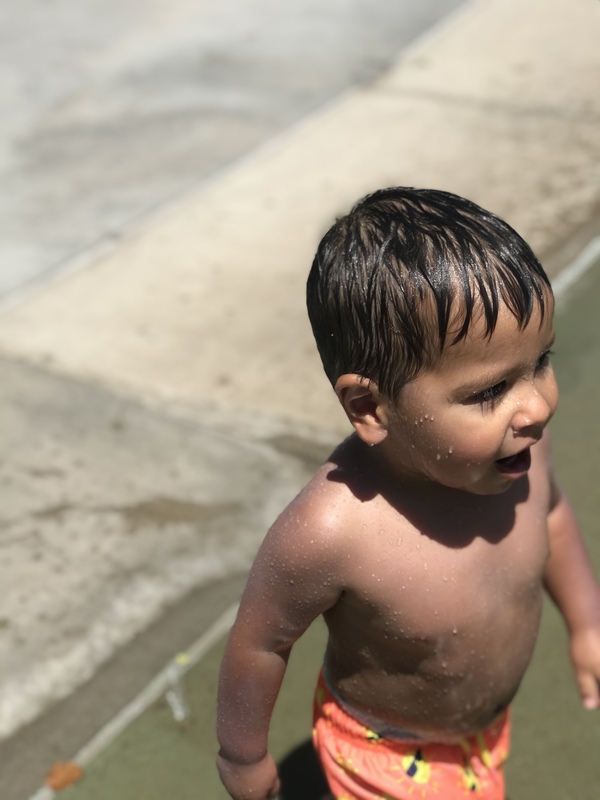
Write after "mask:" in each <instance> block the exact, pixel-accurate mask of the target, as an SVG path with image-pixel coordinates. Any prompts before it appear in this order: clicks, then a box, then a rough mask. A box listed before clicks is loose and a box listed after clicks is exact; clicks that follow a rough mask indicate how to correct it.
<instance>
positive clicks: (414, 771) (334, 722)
mask: <svg viewBox="0 0 600 800" xmlns="http://www.w3.org/2000/svg"><path fill="white" fill-rule="evenodd" d="M408 736H410V734H407V737H408ZM313 742H314V745H315V749H316V751H317V754H318V756H319V759H320V761H321V764H322V766H323V770H324V771H325V776H326V778H327V781H328V783H329V787H330V789H331V791H332V792H333V795H334V797H336V798H337V800H420V799H421V798H422V800H434V799H435V800H464V798H471V799H472V800H475V798H477V800H504V775H503V770H502V764H503V763H504V761H505V760H506V757H507V756H508V751H509V746H510V721H509V714H508V711H506V712H504V714H503V715H502V716H501V717H500V718H499V719H498V720H496V722H494V723H493V724H492V725H490V727H489V728H486V729H485V730H483V731H481V732H480V733H478V734H475V735H473V736H468V737H466V738H465V739H463V740H462V741H461V742H460V744H453V745H450V744H440V743H436V742H422V741H420V740H416V739H415V738H414V737H413V739H412V740H411V739H410V738H406V739H402V738H400V737H396V736H394V737H393V738H390V737H384V736H381V735H380V734H378V733H377V732H376V731H375V730H371V728H369V727H367V726H365V725H364V724H362V723H361V722H359V721H358V720H357V719H355V718H354V717H353V716H351V715H350V714H349V713H348V712H347V711H346V710H344V708H342V706H341V705H340V702H339V700H337V699H336V698H335V697H334V695H333V694H332V693H331V691H330V690H329V688H328V687H327V685H326V684H325V681H324V680H323V675H322V674H321V675H320V677H319V682H318V684H317V690H316V693H315V702H314V727H313Z"/></svg>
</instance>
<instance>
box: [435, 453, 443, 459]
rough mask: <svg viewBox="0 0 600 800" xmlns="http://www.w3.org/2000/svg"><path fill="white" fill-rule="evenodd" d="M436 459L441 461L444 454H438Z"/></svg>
mask: <svg viewBox="0 0 600 800" xmlns="http://www.w3.org/2000/svg"><path fill="white" fill-rule="evenodd" d="M435 457H436V459H437V460H438V461H439V460H440V458H441V457H442V454H441V453H436V456H435Z"/></svg>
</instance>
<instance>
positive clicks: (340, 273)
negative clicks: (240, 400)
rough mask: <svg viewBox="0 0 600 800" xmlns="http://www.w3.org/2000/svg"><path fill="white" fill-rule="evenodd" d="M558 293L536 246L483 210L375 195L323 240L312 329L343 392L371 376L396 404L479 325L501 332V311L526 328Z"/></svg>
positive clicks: (443, 200)
mask: <svg viewBox="0 0 600 800" xmlns="http://www.w3.org/2000/svg"><path fill="white" fill-rule="evenodd" d="M551 293H552V290H551V288H550V282H549V280H548V278H547V276H546V273H545V272H544V270H543V269H542V267H541V265H540V263H539V261H538V260H537V258H536V257H535V255H534V254H533V252H532V250H531V248H530V247H529V245H528V244H527V243H526V242H525V241H524V240H523V239H522V238H521V237H520V236H519V234H518V233H517V232H516V231H515V230H513V228H511V227H510V225H508V224H507V223H506V222H504V221H503V220H501V219H500V218H499V217H497V216H495V215H494V214H492V213H490V212H489V211H485V210H484V209H483V208H481V207H480V206H478V205H476V204H475V203H472V202H470V201H469V200H465V199H464V198H462V197H458V196H457V195H454V194H450V193H448V192H441V191H436V190H432V189H409V188H393V189H383V190H381V191H379V192H375V193H374V194H371V195H368V196H367V197H365V198H364V199H363V200H361V201H360V202H359V203H358V204H357V205H356V206H355V207H354V208H353V209H352V211H351V212H350V213H349V214H348V215H347V216H345V217H342V218H341V219H339V220H338V221H337V222H336V223H335V224H334V225H333V226H332V227H331V228H330V230H329V231H328V232H327V234H326V235H325V236H324V237H323V239H322V241H321V243H320V245H319V249H318V251H317V254H316V256H315V260H314V262H313V265H312V269H311V272H310V275H309V278H308V284H307V305H308V314H309V317H310V322H311V325H312V329H313V333H314V335H315V339H316V342H317V347H318V349H319V353H320V355H321V360H322V361H323V366H324V368H325V372H326V374H327V376H328V378H329V380H330V381H331V383H332V384H334V385H335V382H336V380H337V378H338V377H339V376H340V375H343V374H345V373H355V374H358V375H361V376H363V377H365V378H367V379H369V380H371V381H373V382H375V383H376V384H377V385H378V388H379V390H380V391H381V392H382V393H383V394H385V395H387V396H388V397H391V398H393V397H397V396H398V394H399V392H400V390H401V389H402V387H403V386H404V385H405V384H406V383H407V382H408V381H410V380H412V379H413V378H414V377H416V375H417V374H418V373H419V372H420V370H421V369H423V368H424V367H427V366H430V365H432V364H433V363H435V361H436V359H437V358H439V355H440V353H441V352H442V351H443V349H444V347H445V346H449V345H452V344H454V343H456V342H458V341H460V340H461V339H463V338H464V337H465V336H466V335H467V333H468V331H469V328H470V325H471V323H472V322H473V320H474V319H477V318H479V316H481V318H482V319H483V321H484V323H485V331H486V335H487V336H491V334H492V333H493V331H494V329H495V327H496V322H497V319H498V311H499V307H500V305H501V303H504V304H505V305H506V306H507V307H508V308H509V309H510V311H511V312H512V314H513V315H514V316H515V318H516V320H517V322H518V324H519V326H520V327H521V329H523V328H525V327H526V325H527V324H528V322H529V320H530V319H531V316H532V313H533V311H534V308H535V306H536V304H537V306H538V308H539V310H540V313H541V317H542V319H543V317H544V313H545V312H546V306H547V302H548V299H549V297H550V296H551Z"/></svg>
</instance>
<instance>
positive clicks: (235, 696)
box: [217, 638, 291, 765]
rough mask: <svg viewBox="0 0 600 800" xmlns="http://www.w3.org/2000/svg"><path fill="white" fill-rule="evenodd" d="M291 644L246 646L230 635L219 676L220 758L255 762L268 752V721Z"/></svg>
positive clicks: (238, 761)
mask: <svg viewBox="0 0 600 800" xmlns="http://www.w3.org/2000/svg"><path fill="white" fill-rule="evenodd" d="M290 650H291V647H289V648H287V649H286V650H283V651H281V652H266V651H258V650H245V649H243V648H241V647H239V646H237V645H236V642H235V638H232V639H230V641H229V643H228V646H227V651H226V654H225V657H224V659H223V663H222V666H221V674H220V677H219V693H218V703H217V737H218V740H219V744H220V746H221V749H220V755H221V757H222V758H225V759H227V760H228V761H231V762H234V763H237V764H241V765H243V764H246V765H249V764H255V763H257V762H259V761H260V760H261V759H263V758H264V757H265V755H266V753H267V741H268V732H269V723H270V720H271V714H272V712H273V707H274V705H275V701H276V699H277V695H278V694H279V689H280V687H281V682H282V680H283V676H284V674H285V670H286V667H287V661H288V658H289V654H290Z"/></svg>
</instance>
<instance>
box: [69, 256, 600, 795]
mask: <svg viewBox="0 0 600 800" xmlns="http://www.w3.org/2000/svg"><path fill="white" fill-rule="evenodd" d="M599 318H600V263H598V264H596V265H595V266H594V267H593V268H592V269H591V270H590V271H589V272H588V274H587V275H586V276H585V277H584V278H582V279H581V281H580V282H579V283H578V284H577V286H576V287H575V289H574V290H572V291H571V292H570V294H569V295H568V296H567V298H566V299H565V301H564V302H563V303H562V304H561V306H560V307H559V309H558V311H557V316H556V329H557V344H556V347H555V349H556V355H555V357H554V364H555V367H556V372H557V375H558V379H559V385H560V388H561V404H560V409H559V412H558V414H557V416H556V417H555V419H554V421H553V422H552V429H553V435H554V448H555V459H556V463H557V470H558V474H559V477H560V479H561V482H562V484H563V486H564V488H565V489H566V491H567V492H568V494H569V496H570V498H571V500H572V502H573V504H574V506H575V508H576V510H577V513H578V516H579V519H580V522H581V524H582V527H583V530H584V534H585V536H586V540H587V542H588V546H589V549H590V552H591V554H592V558H593V560H594V563H595V566H596V569H597V572H598V573H600V524H599V517H600V492H599V491H598V483H599V478H600V475H599V466H600V424H599V416H600V325H598V319H599ZM324 639H325V637H324V627H323V625H322V623H320V622H318V623H316V624H315V625H313V627H312V628H311V629H310V630H309V631H308V633H307V634H306V635H305V636H304V637H303V639H302V640H301V641H300V642H299V643H298V645H297V646H296V648H295V650H294V653H293V656H292V659H291V662H290V667H289V670H288V674H287V675H286V680H285V683H284V688H283V690H282V693H281V696H280V699H279V702H278V706H277V709H276V714H275V718H274V721H273V725H272V735H271V742H272V752H273V754H274V756H275V757H276V758H277V759H279V760H280V761H282V762H283V763H282V776H283V779H284V791H283V794H282V798H285V800H300V799H302V800H316V799H317V798H319V797H320V794H321V792H322V786H321V785H320V784H319V776H318V772H317V769H316V767H315V764H314V759H313V757H312V755H311V751H310V747H309V746H308V744H307V741H308V738H309V735H310V713H311V700H312V688H313V684H314V681H315V678H316V673H317V671H318V668H319V665H320V662H321V658H322V651H323V644H324ZM222 649H223V643H222V642H221V643H219V644H218V645H217V646H215V647H214V648H213V650H211V651H210V653H209V654H208V655H207V656H206V657H205V658H204V659H203V660H202V661H201V662H200V663H199V664H198V665H197V666H196V667H194V668H193V669H192V670H191V671H190V672H189V673H188V674H187V675H186V677H185V692H186V695H187V699H188V702H189V705H190V707H191V710H192V717H191V720H190V722H189V724H188V725H187V726H186V727H181V726H179V725H178V724H177V723H175V721H174V720H173V717H172V715H171V712H170V710H169V708H168V706H167V705H166V703H165V702H164V701H160V702H158V703H157V704H155V705H154V706H152V707H151V708H149V709H148V710H147V711H146V712H145V713H144V714H142V716H141V717H139V718H138V719H137V720H136V721H135V722H134V723H133V724H131V725H130V727H129V728H128V729H127V730H126V731H125V732H124V733H123V734H122V735H121V736H120V737H119V738H118V739H117V740H116V741H115V742H113V744H112V745H111V746H110V747H109V748H108V749H107V750H106V751H105V752H104V753H103V754H102V755H101V756H99V757H98V758H97V759H96V761H95V762H94V763H92V764H91V765H90V766H89V767H88V768H87V771H86V776H85V778H84V779H83V780H82V781H81V782H80V783H79V784H77V785H76V786H74V787H72V788H70V789H67V790H65V791H64V792H61V794H60V797H61V798H64V800H175V799H176V800H225V798H226V797H227V795H226V793H225V791H224V790H223V789H222V787H221V786H220V784H219V781H218V778H217V775H216V771H215V769H214V756H215V753H216V740H215V736H214V727H215V709H214V702H215V689H216V676H217V670H218V664H219V661H220V657H221V653H222ZM513 719H514V736H513V751H512V755H511V758H510V760H509V763H508V769H507V778H508V796H509V798H510V800H598V798H599V797H600V712H589V711H584V710H583V709H582V708H581V706H580V703H579V698H578V695H577V692H576V688H575V683H574V680H573V676H572V673H571V669H570V664H569V660H568V653H567V641H566V636H565V631H564V627H563V623H562V621H561V619H560V617H559V615H558V614H557V613H556V611H555V610H554V608H553V607H551V605H550V604H549V603H548V604H547V607H546V609H545V612H544V616H543V621H542V630H541V634H540V638H539V642H538V646H537V649H536V653H535V656H534V660H533V663H532V665H531V667H530V669H529V671H528V673H527V675H526V677H525V680H524V681H523V684H522V687H521V689H520V692H519V695H518V697H517V700H516V702H515V704H514V717H513ZM440 800H443V798H440Z"/></svg>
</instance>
